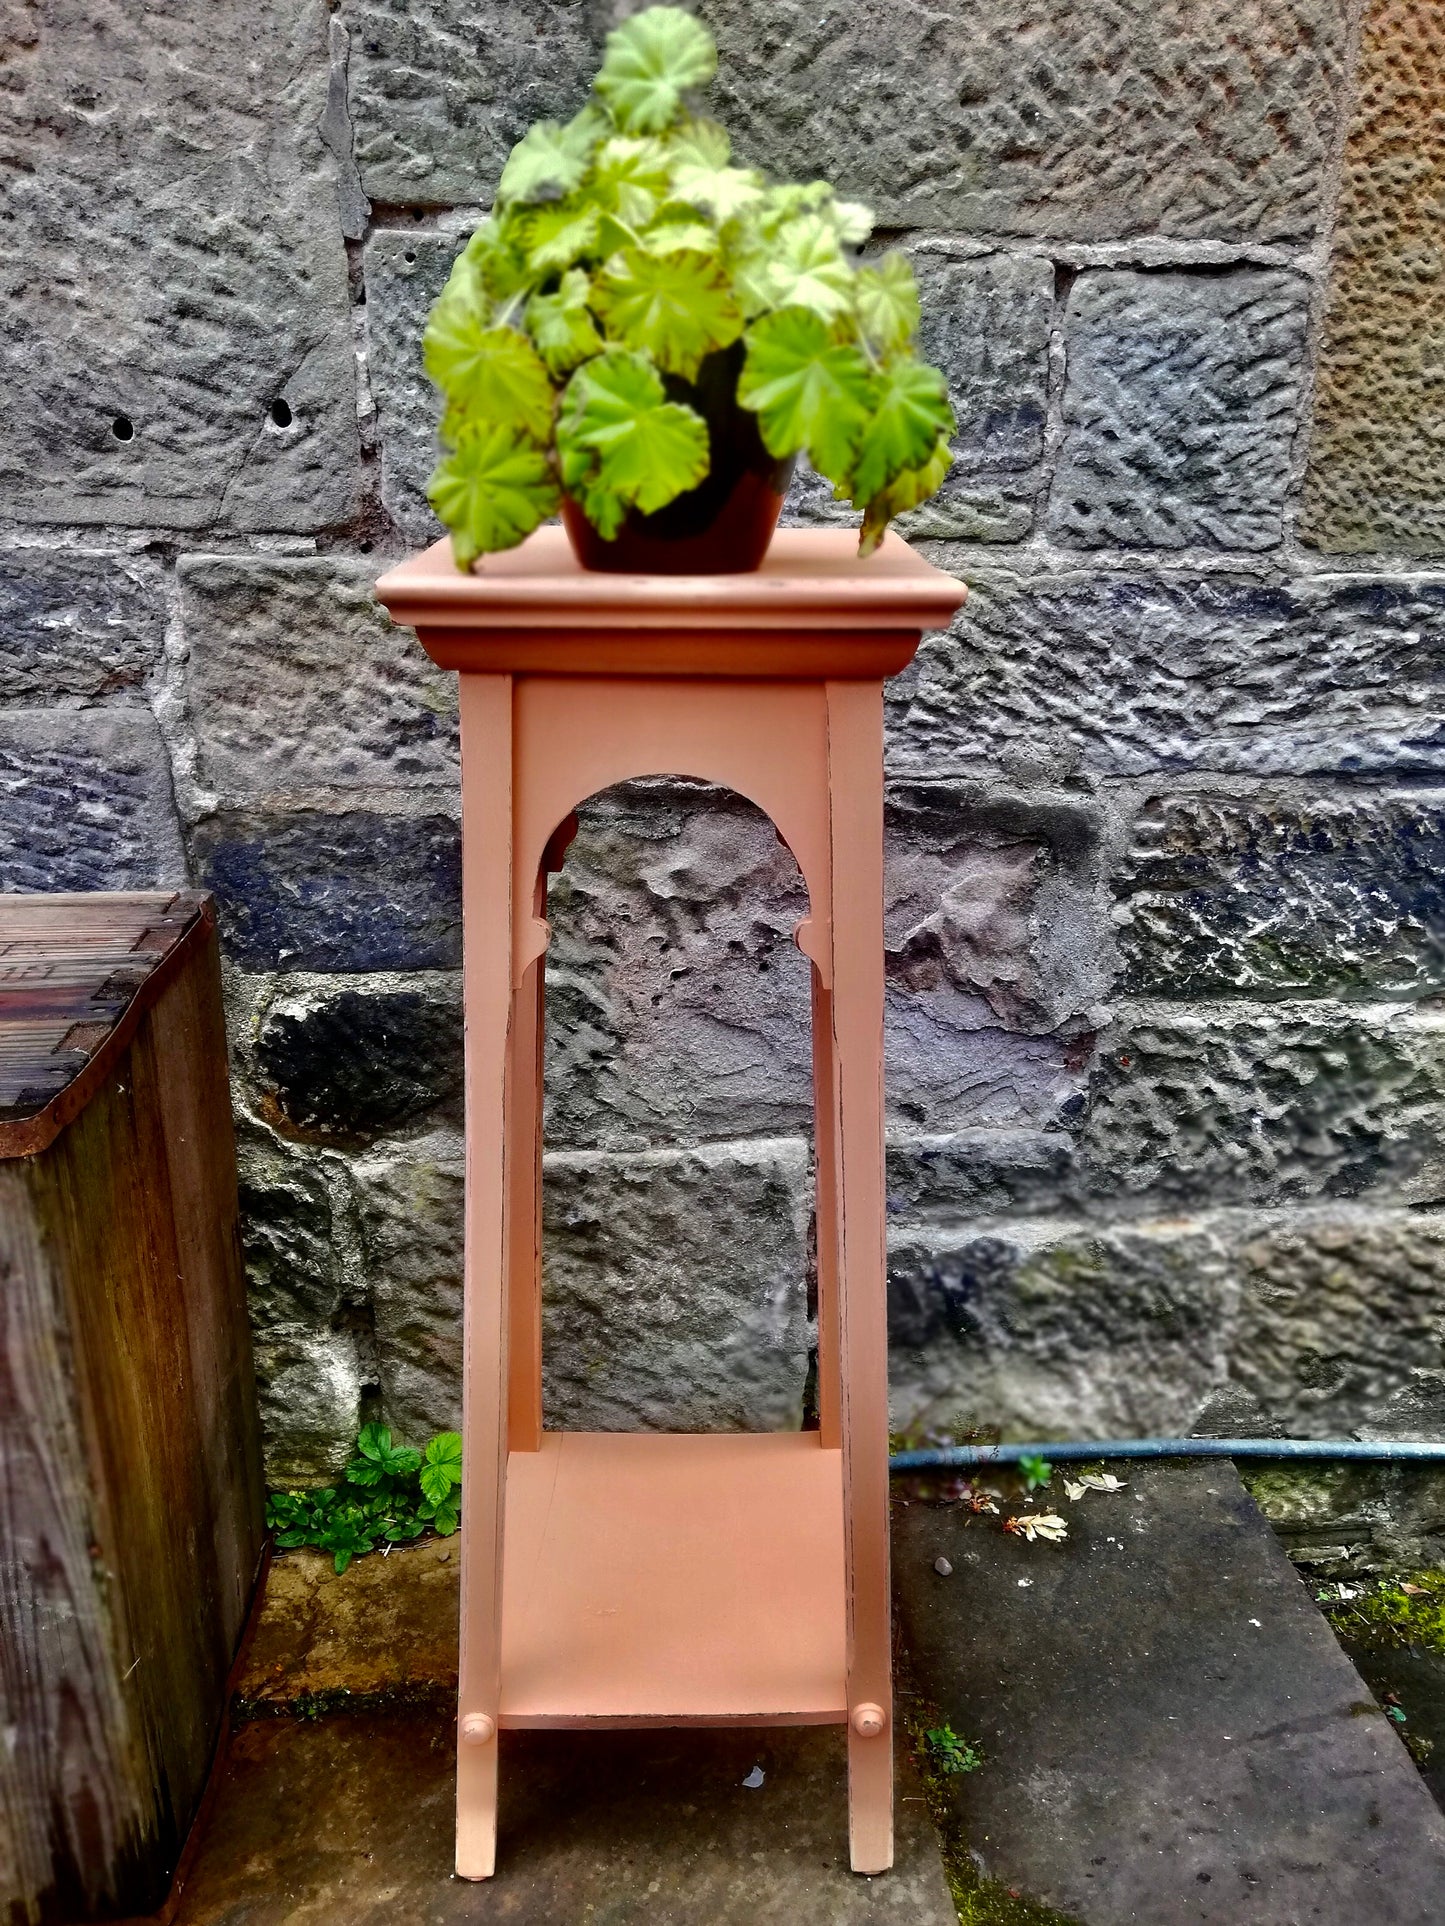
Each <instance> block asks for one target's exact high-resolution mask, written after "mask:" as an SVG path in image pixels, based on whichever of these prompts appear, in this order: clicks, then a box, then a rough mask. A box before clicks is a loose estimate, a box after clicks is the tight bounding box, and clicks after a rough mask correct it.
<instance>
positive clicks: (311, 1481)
mask: <svg viewBox="0 0 1445 1926" xmlns="http://www.w3.org/2000/svg"><path fill="white" fill-rule="evenodd" d="M236 1162H237V1172H238V1177H239V1182H240V1200H241V1242H242V1249H243V1251H244V1253H245V1258H246V1279H247V1296H248V1301H249V1305H250V1312H251V1332H252V1338H253V1342H254V1345H255V1354H256V1389H257V1395H258V1396H259V1398H260V1403H261V1428H262V1444H263V1448H264V1451H265V1458H266V1476H267V1481H268V1482H269V1483H270V1484H272V1485H292V1484H302V1485H315V1484H324V1483H326V1482H327V1481H328V1480H329V1479H332V1478H334V1477H335V1476H336V1475H337V1474H338V1473H339V1472H340V1470H341V1468H342V1466H343V1465H344V1464H345V1462H346V1459H347V1456H348V1455H349V1451H350V1448H351V1446H352V1444H353V1443H354V1441H355V1438H356V1432H357V1428H358V1426H359V1425H360V1423H361V1421H362V1408H363V1401H364V1397H365V1394H366V1391H367V1387H368V1384H369V1385H370V1387H371V1391H372V1394H373V1395H374V1393H375V1383H374V1378H375V1361H374V1349H375V1347H374V1344H373V1342H372V1339H371V1333H370V1322H371V1320H370V1316H369V1312H368V1311H367V1309H366V1307H365V1305H364V1303H362V1302H360V1301H359V1300H358V1298H357V1297H356V1295H355V1293H354V1292H353V1291H351V1290H349V1288H348V1285H347V1282H346V1278H345V1271H344V1257H343V1251H342V1239H343V1236H344V1226H343V1225H342V1224H341V1223H340V1222H339V1221H338V1218H339V1216H340V1214H341V1213H340V1212H339V1210H338V1205H337V1174H338V1171H339V1169H340V1167H339V1166H338V1165H336V1164H334V1163H328V1162H327V1161H326V1160H324V1159H321V1158H318V1157H316V1156H314V1155H311V1154H308V1153H298V1152H296V1151H293V1150H290V1149H288V1147H287V1146H285V1145H283V1144H279V1143H278V1142H277V1141H276V1140H275V1139H274V1138H273V1137H271V1136H270V1134H269V1133H268V1132H266V1131H263V1130H259V1129H257V1128H256V1127H255V1126H254V1125H253V1124H250V1123H249V1122H248V1121H247V1120H246V1119H245V1118H242V1119H240V1120H239V1127H238V1129H237V1140H236ZM342 1195H343V1197H344V1191H343V1192H342Z"/></svg>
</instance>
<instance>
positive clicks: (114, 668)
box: [0, 548, 166, 702]
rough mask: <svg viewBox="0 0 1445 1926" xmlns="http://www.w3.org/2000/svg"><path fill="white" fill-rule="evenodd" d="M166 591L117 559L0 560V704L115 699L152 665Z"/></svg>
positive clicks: (26, 551)
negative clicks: (65, 698) (103, 697)
mask: <svg viewBox="0 0 1445 1926" xmlns="http://www.w3.org/2000/svg"><path fill="white" fill-rule="evenodd" d="M165 627H166V605H165V590H164V588H163V586H162V584H161V579H160V576H159V573H158V572H157V571H156V570H155V569H154V568H152V567H151V566H150V565H149V564H148V563H146V562H144V561H140V560H137V559H135V558H133V557H131V556H126V555H86V554H78V553H76V552H74V551H72V550H68V549H42V548H12V549H7V550H6V551H5V552H4V553H3V554H0V702H54V701H55V700H56V699H57V698H60V697H66V696H79V697H83V698H92V699H93V698H95V697H97V696H116V695H123V694H125V693H126V692H128V691H132V690H136V689H139V688H140V687H141V686H142V685H143V684H144V682H145V680H146V678H147V676H148V675H149V674H150V673H151V671H152V670H153V669H154V668H155V666H156V664H157V663H158V662H159V660H160V653H161V645H162V643H163V641H164V639H165Z"/></svg>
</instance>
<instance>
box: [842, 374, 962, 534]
mask: <svg viewBox="0 0 1445 1926" xmlns="http://www.w3.org/2000/svg"><path fill="white" fill-rule="evenodd" d="M952 432H953V410H952V408H951V407H950V406H949V404H948V383H947V382H946V381H945V380H944V378H943V376H942V375H941V374H940V373H939V371H938V369H937V368H931V367H930V366H929V365H928V363H927V362H926V361H915V360H914V359H913V357H912V356H911V355H910V356H907V357H906V358H903V359H900V360H898V361H894V362H891V363H890V364H889V365H888V366H887V367H886V368H884V369H883V371H882V373H881V374H880V375H879V376H878V377H877V382H876V387H875V398H874V403H873V409H872V412H871V414H870V415H869V418H868V423H867V426H866V427H865V428H864V430H863V435H862V439H861V440H860V442H859V444H858V465H857V468H856V470H855V472H854V474H853V477H852V493H853V495H854V496H855V498H856V499H858V500H863V499H866V498H867V497H868V496H871V495H877V494H879V493H881V491H882V490H883V489H885V488H886V487H887V486H888V484H889V482H891V481H893V480H894V479H895V477H897V476H898V475H901V474H902V473H903V471H904V469H905V468H917V467H919V466H920V465H921V464H922V463H923V462H926V461H927V460H928V458H929V455H930V454H931V453H932V451H933V448H934V446H935V445H936V443H937V442H938V439H939V437H940V436H941V435H949V434H952Z"/></svg>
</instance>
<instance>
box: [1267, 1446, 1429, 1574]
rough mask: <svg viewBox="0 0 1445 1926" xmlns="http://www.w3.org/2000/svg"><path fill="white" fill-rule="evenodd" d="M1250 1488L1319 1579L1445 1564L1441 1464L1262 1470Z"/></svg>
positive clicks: (1291, 1550) (1298, 1558)
mask: <svg viewBox="0 0 1445 1926" xmlns="http://www.w3.org/2000/svg"><path fill="white" fill-rule="evenodd" d="M1399 1435H1400V1433H1399V1432H1398V1431H1392V1432H1391V1433H1390V1436H1391V1437H1398V1436H1399ZM1245 1483H1246V1484H1247V1486H1248V1487H1249V1492H1250V1496H1251V1497H1252V1498H1253V1499H1254V1501H1255V1503H1256V1504H1257V1505H1258V1506H1259V1508H1260V1510H1261V1511H1262V1512H1263V1513H1264V1515H1265V1517H1266V1518H1267V1519H1268V1520H1269V1522H1270V1524H1271V1525H1273V1527H1274V1529H1275V1530H1276V1532H1278V1534H1279V1536H1280V1538H1281V1540H1282V1541H1283V1543H1284V1546H1285V1549H1286V1550H1287V1551H1288V1553H1289V1555H1290V1557H1291V1558H1292V1559H1294V1561H1295V1563H1296V1564H1297V1565H1302V1566H1303V1567H1304V1569H1305V1570H1306V1571H1307V1572H1309V1573H1310V1574H1311V1575H1317V1576H1319V1577H1327V1578H1346V1577H1353V1576H1355V1575H1356V1574H1358V1573H1361V1572H1379V1571H1386V1572H1390V1573H1392V1574H1394V1573H1398V1572H1402V1571H1410V1570H1412V1569H1413V1570H1416V1571H1418V1570H1419V1569H1420V1567H1421V1566H1422V1565H1429V1566H1436V1567H1438V1566H1440V1565H1441V1564H1445V1471H1442V1470H1441V1469H1440V1468H1439V1467H1438V1466H1435V1465H1404V1464H1394V1465H1392V1464H1385V1463H1382V1464H1368V1463H1366V1464H1316V1465H1270V1464H1255V1465H1251V1466H1250V1467H1249V1468H1248V1470H1247V1472H1246V1473H1245Z"/></svg>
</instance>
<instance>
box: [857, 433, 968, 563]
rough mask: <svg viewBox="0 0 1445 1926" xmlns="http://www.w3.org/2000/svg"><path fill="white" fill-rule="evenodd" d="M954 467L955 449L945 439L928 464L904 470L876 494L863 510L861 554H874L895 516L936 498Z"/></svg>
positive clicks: (859, 541)
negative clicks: (931, 497) (934, 496)
mask: <svg viewBox="0 0 1445 1926" xmlns="http://www.w3.org/2000/svg"><path fill="white" fill-rule="evenodd" d="M952 466H953V450H952V449H951V448H950V447H949V445H948V442H947V441H946V440H942V439H941V440H940V441H939V442H938V445H937V446H936V447H935V448H934V450H933V452H932V454H931V455H930V456H929V458H928V460H927V461H926V462H924V463H923V464H922V465H921V466H920V467H918V468H905V469H904V471H903V473H902V474H901V475H898V476H896V477H895V478H894V480H893V481H891V482H890V483H889V484H888V486H887V487H886V488H885V489H884V490H883V491H882V493H881V494H878V495H875V496H874V497H873V499H872V500H871V501H870V502H869V503H868V504H867V505H866V507H865V508H864V510H863V527H862V529H861V531H860V532H859V536H858V553H859V555H861V556H867V555H871V554H872V553H873V551H874V549H875V548H877V546H878V544H879V543H880V542H881V541H882V540H883V534H884V530H885V529H886V528H887V527H888V524H889V522H891V521H892V519H893V517H894V516H895V515H901V514H903V513H904V511H905V510H906V509H909V508H917V506H918V504H919V503H920V502H926V501H927V500H928V498H929V496H930V495H936V494H937V493H938V491H939V489H940V488H942V486H943V483H944V477H945V476H946V475H947V474H948V471H949V469H950V468H951V467H952Z"/></svg>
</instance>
